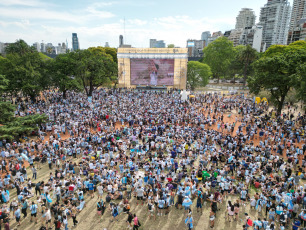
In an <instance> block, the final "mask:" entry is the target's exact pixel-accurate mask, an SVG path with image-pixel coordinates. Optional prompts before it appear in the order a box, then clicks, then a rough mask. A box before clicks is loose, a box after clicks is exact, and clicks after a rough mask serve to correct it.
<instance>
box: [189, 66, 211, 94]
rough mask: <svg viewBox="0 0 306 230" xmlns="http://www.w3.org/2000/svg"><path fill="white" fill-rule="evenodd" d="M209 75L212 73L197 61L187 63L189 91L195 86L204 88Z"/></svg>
mask: <svg viewBox="0 0 306 230" xmlns="http://www.w3.org/2000/svg"><path fill="white" fill-rule="evenodd" d="M211 75H212V72H211V70H210V67H209V66H208V65H207V64H204V63H201V62H198V61H190V62H188V65H187V82H188V83H189V85H190V87H191V90H194V89H195V88H196V87H197V86H202V87H204V86H206V85H207V84H208V79H209V77H210V76H211Z"/></svg>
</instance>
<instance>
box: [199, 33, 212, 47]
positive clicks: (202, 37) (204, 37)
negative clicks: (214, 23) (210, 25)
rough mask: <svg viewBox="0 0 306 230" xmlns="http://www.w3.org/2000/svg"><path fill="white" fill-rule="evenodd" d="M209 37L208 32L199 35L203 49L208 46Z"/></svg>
mask: <svg viewBox="0 0 306 230" xmlns="http://www.w3.org/2000/svg"><path fill="white" fill-rule="evenodd" d="M209 37H211V34H210V32H209V31H205V32H203V33H202V34H201V40H202V41H204V47H206V46H207V45H208V38H209Z"/></svg>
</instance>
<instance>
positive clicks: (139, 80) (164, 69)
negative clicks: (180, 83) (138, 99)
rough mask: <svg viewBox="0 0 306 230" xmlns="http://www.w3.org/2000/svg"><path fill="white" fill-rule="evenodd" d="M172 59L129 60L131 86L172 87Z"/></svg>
mask: <svg viewBox="0 0 306 230" xmlns="http://www.w3.org/2000/svg"><path fill="white" fill-rule="evenodd" d="M173 79H174V59H131V85H173V83H174V82H173Z"/></svg>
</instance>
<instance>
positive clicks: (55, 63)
mask: <svg viewBox="0 0 306 230" xmlns="http://www.w3.org/2000/svg"><path fill="white" fill-rule="evenodd" d="M75 67H76V66H75V62H74V60H73V53H68V54H60V55H58V56H57V57H56V58H55V59H54V60H52V62H51V64H50V66H49V72H50V74H51V78H52V83H53V85H54V86H55V87H58V89H59V91H60V92H62V93H63V98H66V93H67V91H68V90H80V89H81V85H80V84H79V82H78V81H77V79H76V78H75V77H74V76H73V75H74V69H75Z"/></svg>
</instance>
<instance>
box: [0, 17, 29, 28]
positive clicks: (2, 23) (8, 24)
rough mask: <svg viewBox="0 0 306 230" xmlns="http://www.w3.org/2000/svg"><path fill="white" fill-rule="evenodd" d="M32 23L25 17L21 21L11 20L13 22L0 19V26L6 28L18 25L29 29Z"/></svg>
mask: <svg viewBox="0 0 306 230" xmlns="http://www.w3.org/2000/svg"><path fill="white" fill-rule="evenodd" d="M30 25H31V24H30V21H29V20H26V19H23V20H20V21H11V22H8V21H0V26H1V27H5V28H7V27H12V26H16V27H19V28H22V29H27V28H29V26H30Z"/></svg>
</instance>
